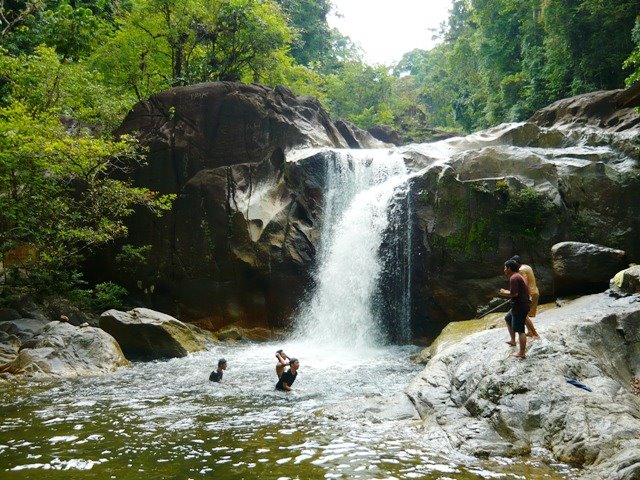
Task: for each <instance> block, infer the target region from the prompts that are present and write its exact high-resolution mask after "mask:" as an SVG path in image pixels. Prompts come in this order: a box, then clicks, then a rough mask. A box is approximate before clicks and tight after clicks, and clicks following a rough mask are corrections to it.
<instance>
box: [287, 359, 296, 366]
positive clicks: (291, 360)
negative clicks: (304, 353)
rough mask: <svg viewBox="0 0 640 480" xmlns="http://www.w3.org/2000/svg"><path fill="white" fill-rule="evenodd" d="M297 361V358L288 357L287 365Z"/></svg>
mask: <svg viewBox="0 0 640 480" xmlns="http://www.w3.org/2000/svg"><path fill="white" fill-rule="evenodd" d="M297 361H298V359H297V358H290V359H289V365H293V364H294V363H296V362H297Z"/></svg>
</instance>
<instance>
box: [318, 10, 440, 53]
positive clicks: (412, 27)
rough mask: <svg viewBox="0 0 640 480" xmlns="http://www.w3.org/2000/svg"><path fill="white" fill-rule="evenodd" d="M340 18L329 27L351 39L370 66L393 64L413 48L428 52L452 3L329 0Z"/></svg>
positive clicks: (330, 23) (332, 21) (332, 17)
mask: <svg viewBox="0 0 640 480" xmlns="http://www.w3.org/2000/svg"><path fill="white" fill-rule="evenodd" d="M331 1H332V3H333V5H334V10H337V12H338V13H339V14H340V15H341V17H336V16H335V15H330V16H329V19H328V21H329V25H331V26H332V27H336V28H337V29H338V30H340V31H341V32H342V33H343V34H344V35H347V36H349V37H351V40H353V41H354V42H355V43H357V44H358V45H360V47H361V48H362V49H363V50H364V52H365V59H366V60H367V61H368V62H369V63H382V64H390V63H395V62H397V61H398V60H400V58H401V57H402V54H403V53H406V52H408V51H410V50H413V49H414V48H422V49H425V50H426V49H429V48H431V47H433V46H434V45H435V44H436V42H435V41H434V40H432V37H433V35H434V34H435V33H437V32H438V31H439V27H440V24H441V23H442V22H443V21H445V20H446V19H447V17H448V14H449V9H450V8H451V1H452V0H331Z"/></svg>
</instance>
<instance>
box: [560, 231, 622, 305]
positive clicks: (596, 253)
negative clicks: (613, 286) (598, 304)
mask: <svg viewBox="0 0 640 480" xmlns="http://www.w3.org/2000/svg"><path fill="white" fill-rule="evenodd" d="M551 257H552V262H553V280H554V287H555V288H554V290H555V293H556V295H571V294H577V293H578V294H579V293H593V292H598V291H600V292H602V291H604V290H606V289H607V287H608V286H609V280H610V279H611V277H613V276H614V275H615V273H616V272H618V271H620V269H621V268H624V266H625V265H626V254H625V252H624V251H622V250H617V249H614V248H608V247H604V246H602V245H593V244H590V243H581V242H561V243H558V244H556V245H554V246H553V247H552V248H551Z"/></svg>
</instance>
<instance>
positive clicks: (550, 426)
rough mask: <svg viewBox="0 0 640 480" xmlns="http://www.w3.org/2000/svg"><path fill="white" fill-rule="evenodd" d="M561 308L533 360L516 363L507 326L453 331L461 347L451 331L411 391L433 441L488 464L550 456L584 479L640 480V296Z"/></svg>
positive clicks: (545, 319)
mask: <svg viewBox="0 0 640 480" xmlns="http://www.w3.org/2000/svg"><path fill="white" fill-rule="evenodd" d="M561 305H562V306H561V307H559V308H552V309H548V310H545V311H543V312H542V313H541V314H540V315H539V316H538V317H536V328H537V329H538V332H539V333H540V335H541V336H542V338H541V339H540V340H536V341H531V342H530V343H529V347H528V352H527V358H526V359H524V360H519V359H517V358H514V357H512V356H511V354H512V353H513V350H514V349H513V348H512V347H510V346H509V345H507V344H506V343H505V341H506V340H507V339H508V334H507V331H506V328H505V327H504V322H503V321H502V320H501V318H498V319H496V320H495V321H493V322H492V321H488V323H486V324H485V325H484V326H485V327H486V326H488V327H489V329H487V330H482V331H478V332H475V333H468V334H466V335H460V333H459V332H460V331H461V330H464V328H462V327H461V328H457V329H452V330H456V331H455V332H454V333H453V335H454V339H453V341H447V332H446V331H445V332H444V333H443V335H442V337H441V338H439V340H438V342H436V343H435V344H434V345H433V346H432V347H431V348H430V351H429V352H426V353H428V354H427V355H425V357H426V358H429V360H428V363H427V365H426V367H425V369H424V370H423V371H422V373H421V374H420V375H419V376H418V377H417V378H416V379H415V380H414V381H413V382H412V383H411V384H410V385H409V387H408V388H407V390H406V393H407V394H408V396H409V398H410V399H411V401H412V402H413V404H414V405H415V407H416V409H417V410H418V412H419V414H420V417H421V419H422V420H421V421H422V425H423V428H424V435H425V437H426V438H430V439H432V440H433V441H434V443H438V444H441V443H442V439H443V438H444V439H446V443H447V444H448V445H449V447H450V449H451V450H452V451H457V452H460V451H461V452H464V453H468V454H471V455H474V456H480V457H484V456H495V455H497V456H520V455H528V454H529V453H530V452H531V451H532V450H534V449H535V448H536V447H542V448H545V449H548V450H549V451H550V452H552V454H553V456H554V457H555V458H556V459H557V460H558V461H561V462H566V463H568V464H571V465H574V466H579V467H583V468H584V471H583V473H582V475H581V478H584V479H596V478H597V479H617V480H633V479H637V478H640V398H639V397H638V396H637V395H638V393H637V390H634V385H635V384H636V382H637V376H638V374H639V373H640V295H638V294H635V295H631V296H627V297H622V298H616V297H613V296H611V295H609V294H607V293H601V294H595V295H590V296H584V297H580V298H578V299H575V300H571V301H566V302H562V303H561ZM497 317H501V315H497ZM485 322H487V321H486V320H485ZM475 323H476V325H469V329H468V330H470V331H473V330H474V329H475V328H478V325H477V322H475ZM481 327H482V326H481ZM492 327H493V328H492ZM573 380H575V382H574V383H575V384H577V385H578V386H575V385H574V384H572V383H569V382H568V381H573ZM580 385H583V386H586V387H587V388H588V389H589V390H586V389H583V388H580Z"/></svg>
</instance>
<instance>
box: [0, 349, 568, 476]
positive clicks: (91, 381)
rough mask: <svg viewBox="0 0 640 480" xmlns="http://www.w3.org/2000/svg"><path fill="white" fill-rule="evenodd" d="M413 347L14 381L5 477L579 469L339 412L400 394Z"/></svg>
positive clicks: (412, 371)
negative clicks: (219, 368)
mask: <svg viewBox="0 0 640 480" xmlns="http://www.w3.org/2000/svg"><path fill="white" fill-rule="evenodd" d="M282 347H284V348H285V351H286V352H287V353H288V354H289V355H290V356H296V357H298V358H299V359H300V363H301V366H300V370H299V374H298V378H297V380H296V382H295V384H294V387H297V388H298V389H299V390H298V391H296V392H292V393H284V392H276V391H274V385H275V383H276V380H277V378H276V374H275V360H276V359H275V356H274V355H275V351H276V350H277V349H278V348H282ZM414 351H415V348H414V347H398V346H395V347H385V348H381V349H377V350H369V351H367V352H362V351H361V352H358V353H357V354H356V353H344V352H331V351H322V350H314V348H313V347H312V346H309V345H303V344H285V345H281V344H278V345H276V344H247V345H226V346H220V347H215V348H213V349H211V350H209V351H206V352H201V353H198V354H193V355H190V356H188V357H186V358H182V359H173V360H169V361H156V362H149V363H134V364H132V365H131V366H130V367H126V368H122V369H120V370H118V371H117V372H115V373H113V374H110V375H106V376H101V377H92V378H79V379H72V380H55V381H41V382H36V383H34V382H29V383H18V384H15V383H12V384H3V385H2V388H1V389H0V412H1V414H0V478H2V479H5V480H14V479H16V480H17V479H69V478H72V479H74V480H75V479H112V478H113V479H119V480H128V479H141V478H150V479H175V480H186V479H194V480H195V479H203V478H222V479H245V478H246V479H253V478H256V479H323V478H348V479H351V478H353V479H373V478H376V479H395V478H397V479H401V478H402V479H404V478H421V479H443V480H444V479H465V480H467V479H481V478H504V479H527V480H529V479H534V480H535V479H552V480H553V479H570V478H572V475H573V474H574V473H575V472H572V471H571V470H569V469H568V468H566V467H564V466H562V465H554V464H553V463H552V462H551V461H550V460H549V459H548V458H547V457H546V456H545V455H544V453H543V452H540V455H538V456H536V457H534V458H530V459H524V460H518V461H514V460H508V459H496V460H492V461H490V462H486V461H485V462H481V461H480V460H474V459H469V458H466V457H462V456H458V455H451V454H449V455H447V456H443V455H442V454H438V453H436V452H434V450H433V446H432V445H431V446H427V445H426V443H424V442H423V441H422V438H421V430H420V424H419V422H416V421H402V422H400V421H384V420H380V419H375V418H369V417H367V416H365V415H356V414H354V415H353V418H349V416H348V415H347V416H346V417H345V416H344V415H337V416H336V415H333V414H328V413H327V412H330V411H331V410H332V409H335V408H339V407H337V406H341V405H342V406H346V407H347V408H346V409H345V410H344V411H346V412H349V411H350V410H349V407H353V406H357V405H359V404H361V403H362V402H363V401H371V400H372V399H376V398H378V397H388V396H398V395H399V394H401V392H402V389H403V388H404V386H405V385H406V384H407V383H408V382H409V381H410V380H411V378H412V377H413V376H414V375H416V374H417V372H418V371H419V369H420V367H419V366H417V365H415V364H413V363H412V362H410V361H409V357H410V355H411V354H412V353H414ZM219 357H225V358H226V359H227V361H228V369H227V371H226V372H225V375H224V380H223V383H221V384H215V383H211V382H209V381H208V376H209V373H210V372H211V371H212V370H214V369H215V367H216V364H217V360H218V358H219ZM354 411H357V409H355V410H354Z"/></svg>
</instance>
